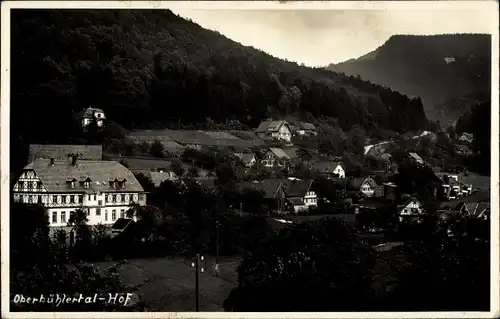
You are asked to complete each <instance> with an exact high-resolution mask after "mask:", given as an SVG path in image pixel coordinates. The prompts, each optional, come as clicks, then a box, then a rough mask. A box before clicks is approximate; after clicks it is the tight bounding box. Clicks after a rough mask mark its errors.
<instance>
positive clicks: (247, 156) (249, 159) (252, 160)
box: [234, 153, 257, 167]
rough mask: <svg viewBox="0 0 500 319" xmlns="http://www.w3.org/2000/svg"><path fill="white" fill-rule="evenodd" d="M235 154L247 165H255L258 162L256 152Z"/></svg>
mask: <svg viewBox="0 0 500 319" xmlns="http://www.w3.org/2000/svg"><path fill="white" fill-rule="evenodd" d="M234 156H236V157H237V158H239V159H240V160H241V161H242V162H243V165H245V167H253V166H254V165H255V164H256V163H257V157H255V154H254V153H234Z"/></svg>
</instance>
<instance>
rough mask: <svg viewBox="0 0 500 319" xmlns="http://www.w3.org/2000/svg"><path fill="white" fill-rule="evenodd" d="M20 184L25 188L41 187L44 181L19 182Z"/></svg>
mask: <svg viewBox="0 0 500 319" xmlns="http://www.w3.org/2000/svg"><path fill="white" fill-rule="evenodd" d="M19 186H22V188H24V189H29V190H32V189H39V188H42V182H19Z"/></svg>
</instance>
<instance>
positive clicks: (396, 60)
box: [327, 34, 491, 121]
mask: <svg viewBox="0 0 500 319" xmlns="http://www.w3.org/2000/svg"><path fill="white" fill-rule="evenodd" d="M490 60H491V36H490V35H485V34H447V35H433V36H414V35H398V36H393V37H391V38H390V39H389V40H387V42H385V43H384V44H383V45H382V46H380V47H379V48H378V49H376V50H375V51H373V52H370V53H369V54H367V55H365V56H363V57H360V58H358V59H353V60H349V61H346V62H344V63H340V64H336V65H330V66H329V67H328V68H327V69H329V70H335V71H338V72H344V73H345V74H347V75H360V76H361V77H362V78H363V79H365V80H368V81H371V82H373V83H377V84H380V85H385V86H388V87H390V88H393V89H394V90H398V91H400V92H402V93H405V94H408V95H409V96H420V97H421V98H422V101H423V103H424V107H425V110H426V112H427V116H428V118H429V119H432V120H442V121H443V120H444V121H449V120H451V121H454V120H456V119H457V118H458V117H459V116H460V115H461V114H463V113H465V112H467V111H468V110H469V109H470V107H471V105H474V104H476V103H479V102H483V101H484V99H482V98H480V99H476V100H474V101H472V103H461V102H464V101H465V99H462V98H460V101H458V102H457V101H456V98H457V97H462V96H464V95H468V97H467V101H466V102H470V100H471V98H474V97H477V96H478V95H479V96H480V95H481V93H482V92H486V94H487V95H488V96H489V94H490V91H491V78H490V67H491V66H490V65H491V62H490ZM470 93H473V94H472V95H470ZM450 104H455V105H454V106H452V107H450ZM461 107H463V109H462V108H461ZM457 111H458V112H457Z"/></svg>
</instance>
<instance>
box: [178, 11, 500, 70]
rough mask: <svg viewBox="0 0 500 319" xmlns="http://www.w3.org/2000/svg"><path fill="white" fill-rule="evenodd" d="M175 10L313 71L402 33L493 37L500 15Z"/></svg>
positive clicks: (350, 56) (237, 39)
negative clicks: (488, 34) (494, 19)
mask: <svg viewBox="0 0 500 319" xmlns="http://www.w3.org/2000/svg"><path fill="white" fill-rule="evenodd" d="M450 9H451V8H450ZM172 11H173V12H174V13H176V14H178V15H180V16H182V17H184V18H189V19H191V20H193V21H194V22H196V23H198V24H199V25H201V26H202V27H204V28H206V29H211V30H216V31H218V32H220V33H221V34H223V35H225V36H226V37H228V38H230V39H232V40H234V41H236V42H239V43H241V44H243V45H248V46H253V47H255V48H258V49H261V50H263V51H265V52H267V53H269V54H271V55H273V56H276V57H280V58H286V59H288V60H291V61H296V62H297V63H304V64H305V65H308V66H325V65H328V64H330V63H338V62H343V61H346V60H349V59H351V58H357V57H360V56H362V55H364V54H366V53H368V52H371V51H373V50H374V49H376V48H377V47H379V46H380V45H382V44H383V43H384V42H385V41H386V40H387V39H389V37H390V36H392V35H396V34H415V35H424V34H443V33H492V32H493V31H492V21H493V18H492V14H495V12H492V11H491V10H488V11H485V10H484V9H482V10H470V9H469V10H463V9H457V8H455V9H454V10H419V11H415V10H401V9H398V10H392V11H390V10H321V11H320V10H237V9H236V10H234V9H230V10H206V9H201V10H200V9H187V8H179V9H177V8H176V9H172ZM497 14H498V13H497Z"/></svg>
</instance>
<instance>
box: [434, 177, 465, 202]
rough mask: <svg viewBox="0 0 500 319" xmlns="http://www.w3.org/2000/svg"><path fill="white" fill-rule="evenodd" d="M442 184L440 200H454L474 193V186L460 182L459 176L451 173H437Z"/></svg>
mask: <svg viewBox="0 0 500 319" xmlns="http://www.w3.org/2000/svg"><path fill="white" fill-rule="evenodd" d="M435 175H436V176H437V177H438V178H439V180H440V181H441V182H442V183H441V189H440V198H441V199H445V200H454V199H457V198H461V197H463V196H468V195H470V194H471V193H472V185H467V184H464V183H461V182H460V181H459V178H458V175H456V174H450V173H435Z"/></svg>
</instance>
